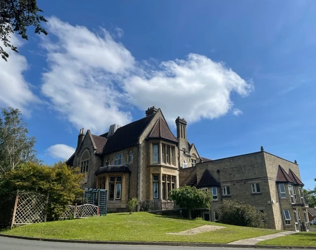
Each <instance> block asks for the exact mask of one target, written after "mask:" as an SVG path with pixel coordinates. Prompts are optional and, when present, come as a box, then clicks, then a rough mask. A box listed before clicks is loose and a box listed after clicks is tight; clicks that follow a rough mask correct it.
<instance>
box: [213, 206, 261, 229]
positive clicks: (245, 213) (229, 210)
mask: <svg viewBox="0 0 316 250" xmlns="http://www.w3.org/2000/svg"><path fill="white" fill-rule="evenodd" d="M217 212H218V215H219V222H221V223H224V224H231V225H237V226H246V227H264V222H263V220H264V214H262V213H260V212H258V211H257V209H256V208H255V207H254V206H251V205H249V204H246V203H243V202H240V201H237V200H227V201H226V200H225V201H223V203H222V205H221V206H220V207H219V209H218V211H217Z"/></svg>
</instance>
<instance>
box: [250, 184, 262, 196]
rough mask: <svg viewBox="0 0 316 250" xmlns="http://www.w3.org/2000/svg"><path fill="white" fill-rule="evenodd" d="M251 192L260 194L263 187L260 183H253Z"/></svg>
mask: <svg viewBox="0 0 316 250" xmlns="http://www.w3.org/2000/svg"><path fill="white" fill-rule="evenodd" d="M251 192H252V193H253V194H260V193H261V188H260V183H258V182H257V183H251Z"/></svg>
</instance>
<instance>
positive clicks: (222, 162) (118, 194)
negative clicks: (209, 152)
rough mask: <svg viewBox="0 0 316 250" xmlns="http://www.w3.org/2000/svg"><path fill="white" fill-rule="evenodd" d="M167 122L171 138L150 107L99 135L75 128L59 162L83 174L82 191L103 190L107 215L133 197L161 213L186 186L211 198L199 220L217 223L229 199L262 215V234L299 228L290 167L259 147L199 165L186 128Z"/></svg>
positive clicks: (302, 221)
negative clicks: (70, 147) (68, 151)
mask: <svg viewBox="0 0 316 250" xmlns="http://www.w3.org/2000/svg"><path fill="white" fill-rule="evenodd" d="M175 122H176V128H177V135H176V136H174V135H173V133H172V132H171V130H170V128H169V126H168V124H167V122H166V120H165V118H164V116H163V113H162V111H161V110H160V109H156V108H155V107H151V108H148V109H147V111H146V116H145V117H144V118H142V119H140V120H137V121H134V122H132V123H130V124H127V125H125V126H122V127H120V126H118V125H115V124H114V125H111V126H110V129H109V131H108V132H107V133H105V134H102V135H94V134H92V133H91V132H90V131H89V130H88V131H87V132H86V133H84V130H83V129H81V130H80V133H79V136H78V143H77V148H76V151H75V153H74V154H73V155H72V156H71V157H70V158H69V159H68V160H67V164H68V165H70V166H76V167H80V169H81V172H83V173H85V174H86V180H85V184H84V187H89V188H102V189H104V188H105V189H107V190H108V210H109V211H126V210H127V203H128V200H129V199H131V198H134V197H136V198H137V199H138V200H139V201H141V202H145V201H151V202H153V204H159V206H160V207H163V206H162V204H170V202H168V194H169V191H170V190H172V189H176V188H178V187H179V186H183V185H190V186H196V187H197V188H202V189H207V190H209V191H210V192H212V194H213V201H212V210H211V212H208V211H204V212H203V211H202V216H203V217H204V218H205V219H207V220H212V221H216V220H217V218H216V209H217V208H218V206H219V205H220V204H221V202H222V201H223V200H225V199H237V200H240V201H244V202H246V203H249V204H251V205H253V206H255V207H256V208H257V209H258V211H261V212H264V213H265V215H266V224H267V227H268V228H275V229H285V230H301V229H302V228H305V227H307V225H308V223H306V222H308V215H307V210H306V204H305V200H304V198H303V196H302V186H303V183H302V182H301V180H300V173H299V167H298V164H297V163H296V162H295V163H293V162H290V161H287V160H285V159H282V158H280V157H277V156H275V155H272V154H270V153H267V152H265V151H264V150H263V148H261V151H259V152H256V153H251V154H246V155H239V156H234V157H229V158H224V159H218V160H210V159H206V158H203V157H201V156H200V155H199V153H198V151H197V149H196V147H195V145H194V144H193V143H190V142H189V141H188V140H187V134H186V125H187V122H186V121H185V120H184V119H181V118H180V117H178V118H177V119H176V120H175ZM164 208H165V209H168V206H164Z"/></svg>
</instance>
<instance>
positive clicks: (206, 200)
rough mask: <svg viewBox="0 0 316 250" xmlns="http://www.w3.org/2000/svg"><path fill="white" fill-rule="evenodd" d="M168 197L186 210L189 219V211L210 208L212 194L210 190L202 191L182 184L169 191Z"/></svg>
mask: <svg viewBox="0 0 316 250" xmlns="http://www.w3.org/2000/svg"><path fill="white" fill-rule="evenodd" d="M170 198H171V199H172V200H174V201H175V202H176V203H177V204H178V205H179V206H180V207H182V208H185V209H187V210H188V214H189V219H191V218H192V216H191V212H192V210H194V209H197V208H207V209H210V207H211V201H212V196H211V193H210V192H205V191H202V190H201V189H197V188H196V187H189V186H184V187H180V188H178V189H173V190H171V191H170Z"/></svg>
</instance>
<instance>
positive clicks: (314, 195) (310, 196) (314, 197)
mask: <svg viewBox="0 0 316 250" xmlns="http://www.w3.org/2000/svg"><path fill="white" fill-rule="evenodd" d="M315 181H316V178H315ZM303 192H304V197H305V199H306V202H307V204H308V206H309V207H316V187H315V188H314V190H310V189H308V190H306V189H304V190H303Z"/></svg>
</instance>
